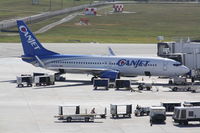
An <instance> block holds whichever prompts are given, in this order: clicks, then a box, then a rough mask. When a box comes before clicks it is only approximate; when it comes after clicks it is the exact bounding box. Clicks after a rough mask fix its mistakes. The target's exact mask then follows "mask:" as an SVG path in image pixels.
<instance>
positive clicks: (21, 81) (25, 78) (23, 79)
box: [17, 75, 33, 88]
mask: <svg viewBox="0 0 200 133" xmlns="http://www.w3.org/2000/svg"><path fill="white" fill-rule="evenodd" d="M32 83H33V77H32V76H31V75H21V76H17V87H19V88H21V87H24V86H27V87H31V86H32Z"/></svg>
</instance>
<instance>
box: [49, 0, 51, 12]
mask: <svg viewBox="0 0 200 133" xmlns="http://www.w3.org/2000/svg"><path fill="white" fill-rule="evenodd" d="M49 10H50V11H51V0H49Z"/></svg>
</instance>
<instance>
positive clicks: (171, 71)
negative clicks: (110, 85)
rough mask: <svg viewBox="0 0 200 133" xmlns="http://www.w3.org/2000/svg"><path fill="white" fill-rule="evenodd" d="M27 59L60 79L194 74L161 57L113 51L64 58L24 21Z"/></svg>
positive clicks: (22, 30) (21, 31) (20, 23)
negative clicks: (77, 75)
mask: <svg viewBox="0 0 200 133" xmlns="http://www.w3.org/2000/svg"><path fill="white" fill-rule="evenodd" d="M17 26H18V30H19V35H20V38H21V42H22V47H23V51H24V55H22V56H21V58H22V60H23V61H25V62H27V63H30V64H32V65H34V66H36V67H42V68H44V69H48V70H52V71H55V72H57V73H56V74H55V75H56V76H57V77H59V76H60V75H61V74H65V73H80V74H91V75H93V76H94V77H93V78H92V80H93V79H94V78H95V77H99V78H109V79H111V80H115V79H117V78H120V77H121V76H123V77H135V76H140V75H141V76H165V77H176V76H181V75H185V74H187V73H188V72H189V71H190V70H189V68H187V67H186V66H184V65H182V64H181V63H180V62H177V61H174V60H172V59H167V58H161V57H134V56H117V55H115V54H114V52H113V51H112V49H111V48H109V51H110V53H111V54H110V55H109V56H105V55H104V56H103V55H62V54H59V53H56V52H53V51H50V50H48V49H46V48H44V47H43V46H42V44H41V43H40V42H39V41H38V40H37V38H36V37H35V36H34V35H33V33H32V32H31V31H30V29H29V28H28V27H27V25H26V24H25V23H24V22H23V21H22V20H17Z"/></svg>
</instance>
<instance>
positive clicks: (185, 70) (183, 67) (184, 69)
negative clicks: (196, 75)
mask: <svg viewBox="0 0 200 133" xmlns="http://www.w3.org/2000/svg"><path fill="white" fill-rule="evenodd" d="M182 72H183V73H184V74H186V73H189V72H190V69H189V68H188V67H186V66H182Z"/></svg>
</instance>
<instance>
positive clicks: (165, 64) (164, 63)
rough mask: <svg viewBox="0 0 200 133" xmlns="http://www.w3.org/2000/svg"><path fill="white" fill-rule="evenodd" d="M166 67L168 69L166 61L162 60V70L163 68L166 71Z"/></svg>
mask: <svg viewBox="0 0 200 133" xmlns="http://www.w3.org/2000/svg"><path fill="white" fill-rule="evenodd" d="M167 69H168V68H167V62H163V70H164V71H167Z"/></svg>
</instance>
